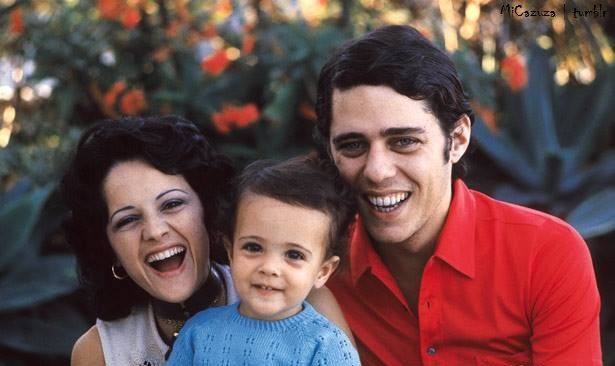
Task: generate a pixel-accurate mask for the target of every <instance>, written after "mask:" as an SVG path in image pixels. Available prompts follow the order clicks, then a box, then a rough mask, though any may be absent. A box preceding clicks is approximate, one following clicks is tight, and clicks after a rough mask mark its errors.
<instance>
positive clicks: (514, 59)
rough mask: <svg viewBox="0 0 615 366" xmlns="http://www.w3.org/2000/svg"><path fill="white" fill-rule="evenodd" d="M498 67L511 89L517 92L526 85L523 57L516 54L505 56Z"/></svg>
mask: <svg viewBox="0 0 615 366" xmlns="http://www.w3.org/2000/svg"><path fill="white" fill-rule="evenodd" d="M500 69H501V71H502V76H504V79H505V80H506V83H507V84H508V87H509V88H510V89H511V90H512V91H514V92H517V91H519V90H521V89H523V88H525V85H527V69H526V68H525V63H524V62H523V57H521V56H520V55H518V54H515V55H512V56H507V57H505V58H504V59H503V60H502V62H501V63H500Z"/></svg>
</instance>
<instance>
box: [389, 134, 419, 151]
mask: <svg viewBox="0 0 615 366" xmlns="http://www.w3.org/2000/svg"><path fill="white" fill-rule="evenodd" d="M418 143H419V140H417V139H415V138H413V137H397V138H394V139H392V141H391V145H392V146H393V147H394V148H397V149H405V148H409V147H412V146H414V145H416V144H418Z"/></svg>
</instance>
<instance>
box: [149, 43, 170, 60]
mask: <svg viewBox="0 0 615 366" xmlns="http://www.w3.org/2000/svg"><path fill="white" fill-rule="evenodd" d="M171 51H172V49H171V47H170V46H166V45H165V46H162V47H160V48H158V49H157V50H156V51H154V53H152V59H153V60H154V61H156V62H164V61H166V60H168V59H169V56H170V55H171Z"/></svg>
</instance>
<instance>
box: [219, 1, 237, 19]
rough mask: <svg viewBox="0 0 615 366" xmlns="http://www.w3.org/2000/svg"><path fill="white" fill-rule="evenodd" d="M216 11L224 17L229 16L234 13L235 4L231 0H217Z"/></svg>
mask: <svg viewBox="0 0 615 366" xmlns="http://www.w3.org/2000/svg"><path fill="white" fill-rule="evenodd" d="M216 13H218V14H219V15H220V16H221V17H223V18H228V17H229V16H230V15H231V14H232V13H233V4H231V1H230V0H220V1H217V5H216Z"/></svg>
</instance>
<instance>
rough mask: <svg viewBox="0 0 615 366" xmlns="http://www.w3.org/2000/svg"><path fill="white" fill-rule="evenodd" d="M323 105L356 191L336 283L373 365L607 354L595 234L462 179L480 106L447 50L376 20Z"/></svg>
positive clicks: (339, 70)
mask: <svg viewBox="0 0 615 366" xmlns="http://www.w3.org/2000/svg"><path fill="white" fill-rule="evenodd" d="M316 110H317V114H318V132H319V134H320V135H321V137H322V141H323V142H324V145H325V149H326V152H327V154H328V155H329V157H330V158H331V159H332V160H333V161H334V163H335V165H336V166H337V168H338V170H339V172H340V173H341V175H342V177H343V178H344V179H345V180H347V181H348V182H349V183H350V184H351V185H352V186H353V187H354V188H355V189H356V191H357V201H358V207H359V219H358V220H357V222H356V224H355V226H354V228H353V232H352V235H351V243H350V253H349V268H348V270H347V271H346V272H344V273H341V274H340V275H339V276H337V277H336V278H334V279H332V281H330V282H329V287H330V289H331V290H332V291H333V293H334V295H335V296H336V298H337V299H338V301H339V302H340V305H341V307H342V310H343V311H344V314H345V316H346V319H347V321H348V323H349V325H350V327H351V329H352V331H353V333H354V335H355V338H356V341H357V345H358V348H359V353H360V355H361V359H362V362H363V363H364V364H365V365H601V363H602V361H601V351H600V335H599V323H598V316H599V311H600V299H599V295H598V291H597V288H596V281H595V276H594V272H593V268H592V263H591V258H590V256H589V252H588V250H587V246H586V244H585V243H584V242H583V239H582V238H581V237H580V236H579V235H578V234H577V232H576V231H574V229H572V228H571V227H570V226H569V225H567V224H566V223H564V222H563V221H561V220H559V219H557V218H555V217H552V216H549V215H547V214H544V213H540V212H537V211H534V210H530V209H527V208H523V207H519V206H515V205H511V204H507V203H504V202H500V201H496V200H494V199H492V198H489V197H487V196H485V195H483V194H481V193H478V192H475V191H472V190H469V189H468V188H467V187H466V186H465V185H464V183H463V182H462V181H461V179H459V178H461V177H462V176H463V172H464V169H463V157H464V154H465V152H466V150H467V148H468V145H469V142H470V133H471V125H472V119H473V116H472V112H471V110H470V107H469V105H468V101H467V99H466V96H465V95H464V92H463V88H462V85H461V82H460V80H459V77H458V75H457V71H456V70H455V67H454V65H453V63H452V61H451V60H450V59H449V58H448V56H446V54H444V53H443V52H442V51H440V50H439V49H437V48H436V47H435V46H433V45H432V44H431V43H430V42H429V41H428V40H426V39H425V38H424V37H423V36H422V35H421V34H420V33H418V32H417V31H416V30H414V29H412V28H407V27H401V26H389V27H385V28H381V29H377V30H375V31H373V32H371V33H368V34H366V35H365V36H363V37H361V38H359V39H357V40H354V41H352V42H350V43H348V44H346V45H345V46H343V47H342V48H341V50H339V51H338V52H337V53H335V54H334V55H333V56H332V57H331V58H330V60H329V61H328V62H327V63H326V65H325V66H324V67H323V69H322V71H321V75H320V80H319V86H318V98H317V105H316Z"/></svg>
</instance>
